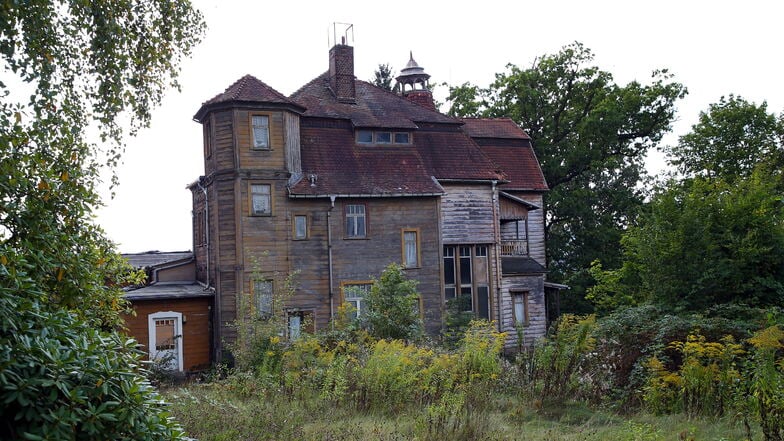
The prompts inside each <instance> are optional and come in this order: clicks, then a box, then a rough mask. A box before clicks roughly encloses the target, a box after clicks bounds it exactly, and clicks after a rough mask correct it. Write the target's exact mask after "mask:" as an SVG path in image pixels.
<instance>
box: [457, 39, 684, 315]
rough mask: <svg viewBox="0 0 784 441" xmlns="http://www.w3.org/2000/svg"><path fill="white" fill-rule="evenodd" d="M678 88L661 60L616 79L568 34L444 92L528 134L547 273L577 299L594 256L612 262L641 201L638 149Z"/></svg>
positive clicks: (657, 133)
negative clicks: (483, 78) (647, 74)
mask: <svg viewBox="0 0 784 441" xmlns="http://www.w3.org/2000/svg"><path fill="white" fill-rule="evenodd" d="M685 94H686V89H685V88H684V87H683V86H682V85H681V84H679V83H677V82H674V81H672V76H671V75H670V74H668V73H667V71H666V70H661V71H654V72H653V74H652V78H651V81H650V82H649V83H648V84H642V83H640V82H637V81H632V82H630V83H628V84H626V85H618V84H616V83H615V81H614V80H613V77H612V74H611V73H610V72H607V71H604V70H601V69H600V68H598V67H596V66H594V65H593V54H592V52H591V51H590V50H589V49H588V48H585V47H584V46H583V45H582V44H580V43H574V44H571V45H568V46H565V47H563V48H562V49H561V50H560V51H559V52H558V53H556V54H552V55H544V56H542V57H539V58H538V59H537V60H536V61H535V63H534V64H533V66H531V67H529V68H520V67H518V66H514V65H508V66H507V69H506V71H505V72H502V73H498V74H496V79H495V81H494V82H493V83H492V84H491V85H490V86H489V87H487V88H480V87H477V86H475V85H472V84H463V85H462V86H458V87H450V95H449V97H448V98H447V101H448V102H449V103H450V104H451V107H450V109H449V113H450V114H452V115H457V116H488V117H501V116H507V117H511V118H512V119H514V120H515V121H516V122H517V123H518V124H519V125H520V127H522V128H523V129H525V130H526V131H527V132H528V134H529V135H530V136H531V138H532V140H533V145H534V149H535V151H536V154H537V156H538V158H539V161H540V162H541V165H542V170H543V172H544V176H545V178H546V180H547V183H548V185H549V186H550V191H549V193H547V195H546V196H545V201H546V205H547V211H548V216H547V223H546V234H547V251H548V265H549V269H550V277H549V278H550V279H551V280H557V281H562V282H565V283H567V284H569V285H571V286H572V291H571V293H572V295H571V298H572V299H574V300H578V299H581V298H582V295H583V294H584V293H585V289H586V287H587V286H588V285H589V284H590V283H591V278H590V277H589V276H588V274H587V270H588V268H589V267H590V263H591V262H592V261H593V260H594V259H597V258H601V259H602V260H603V261H604V262H606V264H607V265H609V266H617V265H619V264H620V252H619V247H618V241H619V239H620V237H621V233H622V231H623V229H624V228H625V227H626V225H627V224H628V222H629V218H630V216H633V215H634V212H635V211H636V209H637V208H638V207H639V206H640V205H641V203H642V201H643V193H642V191H641V190H640V183H641V182H642V181H643V179H644V178H645V169H644V160H645V154H646V152H647V151H648V150H649V149H650V148H652V147H654V146H656V145H657V143H658V142H659V141H660V140H661V138H662V136H663V135H664V134H665V133H666V132H667V131H669V129H670V124H671V122H672V120H673V117H674V113H675V108H674V103H675V101H676V100H678V99H679V98H682V97H683V96H684V95H685Z"/></svg>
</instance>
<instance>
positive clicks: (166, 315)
mask: <svg viewBox="0 0 784 441" xmlns="http://www.w3.org/2000/svg"><path fill="white" fill-rule="evenodd" d="M170 318H173V319H174V341H175V343H174V345H175V346H176V352H177V371H178V372H182V369H183V352H182V348H183V346H185V345H184V342H185V338H184V337H183V332H182V313H181V312H174V311H159V312H155V313H152V314H149V315H148V316H147V326H148V328H147V330H148V344H149V346H148V349H149V354H150V360H151V361H152V360H155V359H156V358H158V350H157V349H155V346H156V344H155V340H156V331H155V329H156V328H155V320H156V319H170Z"/></svg>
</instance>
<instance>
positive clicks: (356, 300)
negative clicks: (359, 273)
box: [340, 280, 373, 319]
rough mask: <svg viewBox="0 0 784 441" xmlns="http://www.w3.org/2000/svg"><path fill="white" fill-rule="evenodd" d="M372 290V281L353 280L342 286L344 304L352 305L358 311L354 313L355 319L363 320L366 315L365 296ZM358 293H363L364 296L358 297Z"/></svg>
mask: <svg viewBox="0 0 784 441" xmlns="http://www.w3.org/2000/svg"><path fill="white" fill-rule="evenodd" d="M371 289H373V281H372V280H357V281H353V280H352V281H348V282H342V283H341V284H340V290H341V293H342V294H343V303H350V304H351V306H353V307H354V308H355V309H356V311H355V313H354V314H355V316H354V318H355V319H358V318H361V317H362V315H363V314H364V310H365V307H364V303H365V301H366V299H365V296H367V295H368V294H369V293H370V290H371ZM356 293H362V295H356Z"/></svg>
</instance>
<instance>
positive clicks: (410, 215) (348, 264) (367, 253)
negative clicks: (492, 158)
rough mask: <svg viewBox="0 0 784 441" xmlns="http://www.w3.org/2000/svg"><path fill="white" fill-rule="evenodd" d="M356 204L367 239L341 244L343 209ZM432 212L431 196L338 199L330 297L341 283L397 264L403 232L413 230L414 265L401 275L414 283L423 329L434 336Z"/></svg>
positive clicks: (437, 303) (438, 306) (437, 266)
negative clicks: (363, 217) (363, 219)
mask: <svg viewBox="0 0 784 441" xmlns="http://www.w3.org/2000/svg"><path fill="white" fill-rule="evenodd" d="M359 203H364V204H366V216H367V238H366V239H347V238H345V230H346V227H345V225H346V221H345V217H344V216H345V214H344V213H345V206H346V204H359ZM438 207H439V201H438V198H436V197H416V198H413V197H412V198H378V199H364V200H363V199H343V200H341V199H338V201H337V202H336V203H335V210H334V211H333V214H334V218H333V222H332V240H333V263H334V265H333V266H334V271H333V285H332V290H333V292H334V293H335V294H336V298H337V297H338V296H339V295H340V283H341V282H347V281H364V280H370V279H373V278H376V279H377V278H378V277H379V276H380V275H381V272H382V271H383V270H384V268H385V267H386V266H387V265H389V264H390V263H401V262H402V260H403V243H402V236H403V234H402V233H403V229H414V230H416V231H417V233H418V234H417V236H418V239H419V254H420V266H419V267H418V268H408V269H406V270H405V273H406V276H407V277H408V278H411V279H414V280H417V281H418V282H419V284H418V285H417V290H418V291H419V293H420V294H421V296H422V307H423V311H422V313H423V319H424V322H425V327H426V329H427V330H428V331H429V332H437V331H438V330H439V329H440V328H441V311H442V304H443V300H442V299H443V294H442V293H441V282H440V280H441V261H440V255H441V252H440V241H439V239H440V238H439V229H438ZM339 304H340V302H339V301H338V302H336V304H335V306H336V307H337V306H338V305H339Z"/></svg>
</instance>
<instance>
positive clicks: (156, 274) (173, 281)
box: [124, 252, 214, 373]
mask: <svg viewBox="0 0 784 441" xmlns="http://www.w3.org/2000/svg"><path fill="white" fill-rule="evenodd" d="M124 257H126V258H127V259H128V261H129V262H130V263H131V265H133V266H134V267H136V268H143V269H144V270H145V271H146V272H147V275H148V281H147V284H146V285H145V286H143V287H139V288H135V289H131V290H128V291H127V292H126V293H125V295H124V297H125V298H126V299H127V300H129V301H130V302H131V305H132V308H133V311H134V314H132V315H128V316H126V317H125V325H126V328H127V331H128V333H129V334H130V335H131V336H132V337H134V338H135V339H136V341H137V342H138V343H139V345H140V346H141V349H142V350H143V351H144V352H145V353H147V356H148V358H149V359H151V360H156V359H157V360H161V361H162V362H163V363H165V364H166V366H167V367H168V368H170V369H171V370H173V371H177V372H183V373H187V372H194V371H200V370H204V369H206V368H207V367H209V366H210V363H211V362H212V358H211V353H212V351H211V349H212V334H211V321H212V317H211V314H212V304H213V297H214V293H213V290H212V289H207V288H206V285H204V284H201V283H199V282H197V281H196V274H195V259H194V257H193V253H191V252H175V253H160V252H147V253H140V254H125V255H124Z"/></svg>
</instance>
